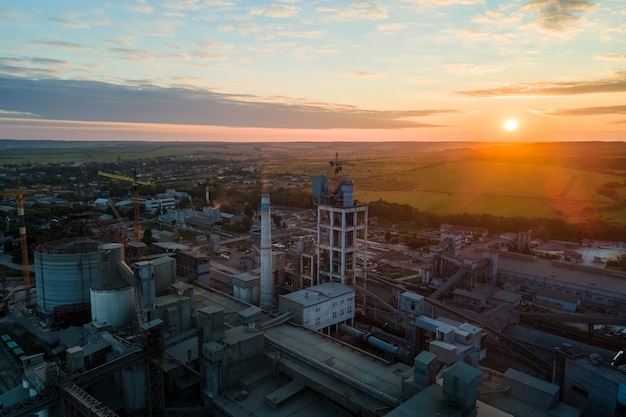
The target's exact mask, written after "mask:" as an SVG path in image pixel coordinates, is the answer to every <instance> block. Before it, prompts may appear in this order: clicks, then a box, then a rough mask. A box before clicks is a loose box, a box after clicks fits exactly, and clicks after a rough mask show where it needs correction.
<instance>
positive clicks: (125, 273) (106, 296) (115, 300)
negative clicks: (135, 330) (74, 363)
mask: <svg viewBox="0 0 626 417" xmlns="http://www.w3.org/2000/svg"><path fill="white" fill-rule="evenodd" d="M98 256H99V261H100V280H99V281H97V282H94V283H93V284H92V286H91V289H90V294H91V319H92V320H93V321H106V322H108V323H109V324H111V325H112V326H113V327H122V326H125V325H127V324H130V323H131V322H132V320H133V317H134V313H135V291H134V289H133V286H132V285H131V283H132V282H133V279H134V275H133V271H132V270H131V269H130V267H129V266H128V265H127V264H126V262H124V246H123V245H121V244H119V243H107V244H104V245H100V246H99V247H98Z"/></svg>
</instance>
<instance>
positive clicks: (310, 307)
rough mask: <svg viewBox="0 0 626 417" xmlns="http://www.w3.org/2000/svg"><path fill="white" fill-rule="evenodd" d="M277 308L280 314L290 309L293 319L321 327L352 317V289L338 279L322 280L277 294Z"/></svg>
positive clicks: (312, 326) (348, 320)
mask: <svg viewBox="0 0 626 417" xmlns="http://www.w3.org/2000/svg"><path fill="white" fill-rule="evenodd" d="M278 309H279V311H280V313H281V314H283V313H286V312H289V311H290V312H291V314H292V316H291V319H292V320H293V321H294V322H295V323H298V324H301V325H303V326H305V327H308V328H309V329H313V330H322V329H325V328H327V327H330V326H332V325H334V324H339V323H346V322H352V321H353V319H354V290H353V289H352V288H350V287H348V286H347V285H343V284H340V283H338V282H326V283H324V284H320V285H315V286H313V287H309V288H306V289H304V290H300V291H296V292H292V293H291V294H285V295H281V296H280V298H279V302H278Z"/></svg>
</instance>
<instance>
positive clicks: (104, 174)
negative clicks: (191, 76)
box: [98, 169, 152, 242]
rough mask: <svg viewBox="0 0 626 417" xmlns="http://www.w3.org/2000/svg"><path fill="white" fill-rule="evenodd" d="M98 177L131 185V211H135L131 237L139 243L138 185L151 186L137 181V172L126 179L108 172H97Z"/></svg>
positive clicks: (149, 183) (134, 171) (148, 183)
mask: <svg viewBox="0 0 626 417" xmlns="http://www.w3.org/2000/svg"><path fill="white" fill-rule="evenodd" d="M98 175H100V176H102V177H108V178H113V179H116V180H120V181H126V182H130V183H132V184H133V209H134V211H135V227H134V228H133V235H134V238H135V242H139V241H140V240H141V222H140V221H139V191H138V187H137V186H138V185H139V184H141V185H152V183H151V182H148V181H139V180H137V170H136V169H134V170H133V177H132V178H131V177H126V176H124V175H119V174H111V173H109V172H103V171H98Z"/></svg>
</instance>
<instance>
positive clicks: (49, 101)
mask: <svg viewBox="0 0 626 417" xmlns="http://www.w3.org/2000/svg"><path fill="white" fill-rule="evenodd" d="M510 119H514V120H516V121H517V128H515V129H514V130H507V129H505V128H504V125H505V123H506V121H507V120H510ZM514 125H515V124H514V123H513V124H512V123H511V122H509V124H508V126H514ZM0 139H59V140H153V141H197V140H205V141H245V142H253V141H344V140H354V141H385V140H387V141H392V140H401V141H494V142H501V141H581V140H598V141H616V140H617V141H626V0H603V1H596V2H594V1H588V0H530V1H528V0H521V1H518V0H511V1H509V0H507V1H502V2H497V1H490V0H396V1H335V0H333V1H326V0H302V1H300V0H276V1H272V2H264V1H252V0H248V1H234V0H136V1H115V2H103V1H89V0H63V1H50V0H29V1H23V0H6V1H2V2H0Z"/></svg>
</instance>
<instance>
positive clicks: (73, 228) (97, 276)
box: [34, 212, 129, 316]
mask: <svg viewBox="0 0 626 417" xmlns="http://www.w3.org/2000/svg"><path fill="white" fill-rule="evenodd" d="M108 242H121V243H125V244H127V243H128V242H129V238H128V236H126V235H124V234H121V233H120V232H118V231H117V230H115V229H113V228H112V227H111V226H110V225H109V224H107V223H105V222H103V221H102V220H101V219H100V217H99V215H98V214H94V213H88V212H87V213H73V214H70V215H68V216H66V217H64V218H62V219H61V220H60V221H59V222H58V223H57V224H56V225H55V226H54V227H53V228H52V229H51V230H50V232H49V233H47V234H46V235H44V236H42V238H41V239H40V241H39V243H38V244H37V246H36V247H35V249H34V262H35V282H36V284H37V288H36V289H37V310H38V312H39V313H40V314H43V315H47V316H50V315H52V314H53V313H54V309H55V308H56V307H61V306H71V305H76V304H81V303H88V302H89V300H90V295H89V288H90V287H91V286H92V285H93V284H94V283H95V282H100V281H101V271H100V257H99V254H98V246H99V245H101V244H103V243H108Z"/></svg>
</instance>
